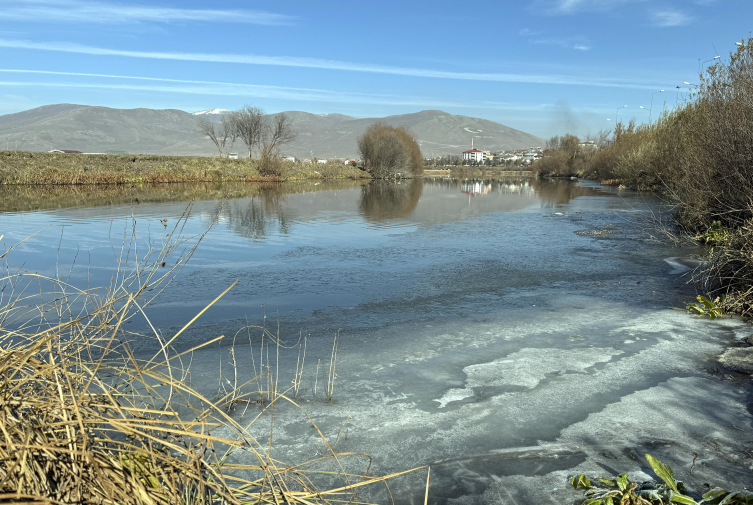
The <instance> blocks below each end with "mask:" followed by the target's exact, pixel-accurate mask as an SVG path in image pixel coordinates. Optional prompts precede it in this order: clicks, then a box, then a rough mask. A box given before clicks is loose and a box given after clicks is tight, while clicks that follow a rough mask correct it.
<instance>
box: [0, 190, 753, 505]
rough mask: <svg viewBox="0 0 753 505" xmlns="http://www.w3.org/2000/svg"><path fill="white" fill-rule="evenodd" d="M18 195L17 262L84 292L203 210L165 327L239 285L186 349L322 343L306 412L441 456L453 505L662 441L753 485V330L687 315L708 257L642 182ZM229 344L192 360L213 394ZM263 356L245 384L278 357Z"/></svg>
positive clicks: (635, 460)
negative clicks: (270, 340) (746, 375)
mask: <svg viewBox="0 0 753 505" xmlns="http://www.w3.org/2000/svg"><path fill="white" fill-rule="evenodd" d="M191 200H193V203H192V204H190V205H189V202H190V201H191ZM0 201H1V202H2V203H0V212H1V213H0V234H4V238H3V240H2V247H3V248H7V247H9V246H11V245H13V244H15V243H18V242H20V241H21V240H23V239H24V238H26V237H27V236H29V235H30V234H32V233H34V232H37V231H39V230H42V231H41V232H40V233H39V234H37V235H35V236H34V237H32V238H30V239H29V240H27V241H26V242H24V243H23V244H22V245H20V246H19V247H18V248H17V249H16V250H15V251H14V252H13V254H12V255H11V256H9V258H10V260H9V264H8V268H9V269H18V268H22V269H24V270H26V271H33V272H39V273H43V274H45V275H50V276H58V277H63V278H65V279H67V280H68V282H70V283H71V284H74V285H77V286H98V285H107V284H108V283H109V280H110V279H111V277H112V276H113V273H114V270H115V265H116V264H117V260H118V258H119V257H121V256H122V254H121V251H122V250H123V248H122V244H123V243H124V242H125V243H126V244H131V248H130V249H129V250H130V251H136V250H138V251H139V252H138V254H140V255H142V256H143V254H145V253H146V252H148V250H149V248H153V249H154V248H156V249H159V247H161V244H162V243H163V242H164V241H165V240H167V239H166V237H167V235H168V234H169V232H170V231H171V230H172V229H173V227H174V226H175V224H176V223H178V222H179V220H180V218H181V216H187V217H186V219H185V221H184V224H185V226H184V228H183V229H182V237H183V238H184V239H185V244H184V246H182V248H185V249H189V248H190V247H191V246H192V245H193V244H195V243H196V241H197V240H198V238H199V237H200V236H202V234H204V233H205V232H206V234H205V235H204V236H203V238H202V239H201V242H200V243H199V246H198V248H197V249H196V251H195V253H194V255H193V257H192V258H191V260H190V262H189V263H188V264H187V266H186V267H185V268H184V269H183V270H182V271H181V272H180V274H179V275H178V276H177V277H176V279H175V280H174V281H173V282H172V283H171V284H170V286H169V287H168V289H166V290H165V292H164V293H162V294H161V295H160V297H159V298H158V299H157V300H156V301H155V302H154V303H153V304H151V305H150V306H149V307H148V308H147V315H148V316H149V318H150V320H151V321H152V324H154V325H155V326H156V327H157V328H160V331H162V332H163V334H164V335H165V336H166V337H168V338H169V337H170V335H171V334H174V333H175V332H176V331H177V330H178V329H179V328H180V326H182V325H183V324H184V323H185V322H187V321H188V320H189V319H190V318H191V317H193V316H194V315H195V314H196V313H197V312H199V311H200V310H201V309H202V308H204V307H205V306H206V304H207V303H208V302H209V301H211V300H212V299H213V298H214V297H216V296H217V295H218V294H219V293H221V292H222V291H223V290H224V289H226V288H227V287H228V286H230V285H231V284H232V283H233V282H234V281H236V280H238V284H237V285H236V286H235V287H234V288H233V289H232V290H230V292H228V294H227V295H225V296H224V297H223V298H222V299H221V300H220V301H219V302H218V303H217V304H216V305H214V306H213V307H212V308H211V309H210V310H209V311H207V313H205V314H204V315H203V316H202V317H201V319H200V320H199V321H198V323H197V324H195V325H194V326H193V327H192V328H191V329H190V330H189V331H187V332H186V333H185V334H183V335H181V339H180V341H179V342H177V346H178V348H189V347H190V346H193V345H196V344H197V343H200V342H203V341H207V340H209V339H211V338H214V337H216V336H219V335H230V336H232V335H235V334H236V332H237V331H238V330H240V329H242V328H244V327H246V326H248V325H263V326H265V327H268V328H273V329H274V331H275V332H277V331H278V328H279V334H280V337H281V338H282V340H283V342H284V343H285V344H286V345H291V346H293V345H294V344H295V343H296V342H298V340H299V338H300V337H301V336H304V337H305V338H306V339H307V353H308V354H307V358H306V360H307V361H306V363H305V365H304V368H303V374H302V376H301V378H302V383H301V389H300V393H299V401H300V403H301V405H302V406H303V407H304V408H305V410H306V411H307V412H308V414H309V415H311V417H312V418H314V419H315V421H316V422H317V425H318V426H319V427H320V428H321V429H322V431H323V432H324V433H325V435H327V436H328V437H331V438H332V440H337V450H338V451H357V452H366V453H369V454H370V455H371V456H372V457H373V458H374V463H373V466H372V472H374V473H382V474H384V473H388V472H393V471H398V470H403V469H407V468H412V467H416V466H421V465H426V464H431V465H432V479H433V480H432V482H433V484H432V488H431V501H433V502H436V503H562V502H563V501H562V500H564V501H568V500H571V501H572V500H574V499H575V498H577V495H576V494H573V493H572V492H571V491H569V490H568V489H567V486H566V478H567V477H568V476H572V475H573V474H575V473H580V472H599V473H600V474H605V475H608V474H615V473H621V472H622V471H628V472H633V474H632V475H634V476H637V477H640V476H641V475H642V474H641V473H640V472H645V471H647V470H648V468H647V466H646V465H645V462H644V461H642V456H643V454H645V453H646V452H651V453H652V454H654V455H656V456H658V457H660V459H662V460H664V461H665V462H667V463H670V464H672V465H673V466H674V467H675V471H676V473H677V474H679V475H680V478H682V480H684V481H685V482H686V483H690V484H691V485H696V486H698V489H701V487H700V486H701V485H702V484H703V483H704V482H712V483H715V484H724V485H729V486H731V487H736V488H742V487H743V486H744V484H745V483H746V482H750V481H751V476H752V474H751V468H750V466H749V465H748V464H741V461H742V459H740V458H743V456H739V457H738V455H743V454H745V452H744V451H746V450H753V428H752V427H751V415H750V412H749V407H748V406H749V404H750V403H751V396H750V385H749V383H748V382H746V381H745V380H744V379H743V378H742V377H738V376H737V375H735V374H726V375H725V373H724V372H725V371H724V370H720V369H719V368H718V366H719V365H718V363H716V361H715V360H714V357H715V356H716V355H717V354H718V353H719V352H721V351H722V350H723V349H724V347H725V346H728V345H731V344H734V343H735V342H739V341H740V340H741V339H742V338H744V337H745V336H747V334H748V333H749V328H748V326H747V325H746V324H744V323H743V322H741V321H738V320H735V319H725V320H723V321H721V322H719V321H702V320H699V319H696V318H693V317H691V316H690V315H688V314H687V313H686V312H685V311H683V310H677V309H678V308H679V307H683V306H684V304H685V303H687V302H688V301H690V300H691V299H692V298H693V297H694V294H695V293H694V291H693V287H692V286H691V285H688V284H687V277H683V275H687V273H688V271H689V270H690V269H692V268H694V267H695V266H697V265H698V259H697V258H698V253H699V251H697V250H694V249H677V248H673V247H670V246H668V245H666V244H662V243H661V242H659V241H657V240H655V239H653V238H652V236H651V235H652V233H654V232H653V231H652V230H653V229H652V225H651V222H652V218H654V217H655V216H656V215H658V213H660V212H661V208H660V206H659V203H658V202H657V201H655V200H654V199H652V198H651V197H649V196H647V195H645V194H640V193H635V192H632V191H624V190H623V191H620V190H617V189H615V188H606V187H601V186H598V185H594V184H590V183H582V182H580V183H573V182H570V181H536V180H529V179H509V180H448V179H426V180H417V181H408V182H404V183H391V184H388V183H362V182H322V183H286V184H282V185H251V184H231V185H169V186H164V187H151V188H149V189H145V188H111V189H101V188H100V189H96V190H91V189H88V190H87V189H81V188H74V189H70V188H48V189H44V190H42V191H39V190H35V189H31V188H5V189H2V190H0ZM207 230H208V231H207ZM180 250H182V249H180ZM178 252H179V251H178ZM176 254H177V253H176ZM169 260H170V258H168V261H169ZM168 266H169V265H168ZM132 324H133V326H134V328H132V330H138V329H139V328H138V326H139V325H140V324H142V325H143V324H144V323H143V322H139V321H134V322H133V323H132ZM338 334H339V337H338V339H339V340H338V342H339V344H338V357H337V380H336V383H335V386H334V394H333V399H334V401H333V402H331V403H330V402H325V401H323V399H322V395H321V389H320V390H319V394H318V396H317V397H315V396H314V388H315V387H317V386H316V384H318V387H319V388H321V387H322V382H317V381H322V380H323V378H322V377H321V376H318V375H317V371H316V370H317V365H319V364H321V363H324V365H323V366H326V364H327V363H329V360H330V356H331V350H332V345H333V340H334V337H335V335H338ZM254 343H255V342H254V341H253V339H252V340H251V342H250V344H251V345H254ZM139 345H140V343H139V342H135V343H134V346H135V347H136V348H137V350H138V349H139ZM227 349H228V347H227V344H226V345H225V346H224V347H223V346H215V347H213V348H211V349H207V350H204V351H199V352H197V353H195V355H194V357H193V362H192V368H191V375H190V380H191V382H192V383H193V384H194V385H195V386H196V387H198V388H200V389H202V390H205V391H207V394H210V393H209V392H210V391H211V390H212V389H214V390H215V391H216V389H217V384H218V380H221V379H220V371H219V366H218V364H219V363H220V362H221V361H222V362H226V361H227V355H226V354H227ZM142 350H144V351H145V352H146V351H149V349H146V348H144V349H142ZM243 352H245V351H244V350H237V351H236V355H237V359H239V360H240V362H241V366H240V367H239V373H240V375H241V376H242V377H241V379H242V380H244V379H248V378H250V377H252V376H253V372H254V370H253V367H255V366H256V365H257V363H255V362H254V363H253V365H252V364H251V359H250V358H251V355H250V351H249V353H248V355H247V356H246V355H244V354H243ZM296 359H297V350H295V349H291V350H290V353H288V354H286V353H285V352H283V353H282V355H281V357H280V360H281V361H280V363H281V364H280V369H281V370H291V376H292V374H293V373H294V372H292V370H294V369H295V366H296ZM226 369H227V367H226V368H225V370H226ZM223 373H225V372H223ZM288 380H289V379H288ZM274 422H275V431H274V434H275V435H274V436H275V451H276V456H275V457H276V458H278V459H280V460H283V461H288V462H291V463H292V462H296V461H305V460H308V459H311V458H313V457H315V456H316V454H317V453H321V451H322V447H321V443H320V442H318V441H317V437H316V434H315V432H312V430H311V429H310V427H309V425H308V424H307V422H303V421H302V420H301V418H300V415H299V414H298V413H295V412H286V411H284V410H281V411H278V412H276V413H275V421H274ZM693 454H698V455H699V459H698V460H697V462H696V467H695V470H694V472H693V474H692V475H690V474H689V468H690V462H691V461H692V459H693ZM743 459H744V458H743ZM422 475H423V477H420V476H419V477H407V478H404V479H402V480H400V481H398V482H396V483H395V484H394V485H393V487H392V488H391V489H392V492H393V495H395V496H396V501H398V502H402V503H412V502H422V500H423V490H422V486H423V484H422V479H425V473H424V474H422ZM644 477H645V476H644ZM646 478H647V477H646ZM369 493H375V494H372V495H369ZM361 497H362V498H364V499H365V498H372V499H380V500H386V499H387V497H386V495H385V494H384V489H383V488H380V490H379V491H370V492H366V493H365V494H364V495H363V496H361Z"/></svg>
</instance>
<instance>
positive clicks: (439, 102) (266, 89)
mask: <svg viewBox="0 0 753 505" xmlns="http://www.w3.org/2000/svg"><path fill="white" fill-rule="evenodd" d="M0 74H6V75H12V74H26V75H40V76H41V75H45V76H60V77H87V78H97V79H100V78H101V79H107V80H113V81H115V80H125V81H142V82H147V83H148V84H123V83H108V82H84V83H81V82H64V81H60V82H52V81H48V80H45V81H0V86H4V87H24V88H27V87H42V88H85V89H102V90H121V91H150V92H159V93H180V94H187V95H213V96H243V97H254V98H273V99H284V100H297V101H315V102H332V103H351V104H363V103H367V104H375V105H403V106H417V107H470V108H494V109H503V110H522V111H531V110H538V109H540V108H543V107H546V106H547V105H546V104H520V103H510V102H470V103H469V102H458V101H453V100H443V99H436V98H430V97H410V96H397V95H389V94H371V93H350V92H342V91H334V90H325V89H315V88H295V87H286V86H267V85H258V84H242V83H233V82H222V81H201V80H190V79H169V78H162V77H141V76H130V75H113V74H95V73H85V72H56V71H51V70H21V69H0ZM7 96H10V95H7Z"/></svg>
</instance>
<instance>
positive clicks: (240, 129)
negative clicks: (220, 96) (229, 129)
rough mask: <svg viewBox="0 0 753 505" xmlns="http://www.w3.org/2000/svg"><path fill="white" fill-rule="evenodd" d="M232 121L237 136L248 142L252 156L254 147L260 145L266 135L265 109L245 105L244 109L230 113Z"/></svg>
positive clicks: (249, 154)
mask: <svg viewBox="0 0 753 505" xmlns="http://www.w3.org/2000/svg"><path fill="white" fill-rule="evenodd" d="M230 122H231V123H232V125H233V131H234V132H235V133H236V134H237V138H239V139H241V140H242V141H243V143H244V144H246V147H247V148H248V157H249V158H251V156H252V155H253V152H254V149H255V148H257V147H259V145H260V144H261V141H262V138H263V136H264V129H265V128H264V127H265V119H264V111H263V110H261V109H260V108H259V107H252V106H250V105H245V106H244V107H243V108H242V109H240V110H237V111H235V112H232V113H230Z"/></svg>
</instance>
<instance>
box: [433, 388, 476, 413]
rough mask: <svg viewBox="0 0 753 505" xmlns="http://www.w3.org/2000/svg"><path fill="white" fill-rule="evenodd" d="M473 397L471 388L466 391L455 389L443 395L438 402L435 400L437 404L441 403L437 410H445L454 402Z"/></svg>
mask: <svg viewBox="0 0 753 505" xmlns="http://www.w3.org/2000/svg"><path fill="white" fill-rule="evenodd" d="M471 396H473V390H472V389H470V388H465V389H458V388H453V389H450V390H449V391H447V392H446V393H445V394H443V395H442V398H440V399H438V400H434V401H435V402H439V407H437V408H440V409H441V408H444V407H446V406H447V404H449V403H452V402H458V401H460V400H465V399H466V398H470V397H471Z"/></svg>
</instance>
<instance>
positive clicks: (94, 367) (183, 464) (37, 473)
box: [0, 208, 413, 505]
mask: <svg viewBox="0 0 753 505" xmlns="http://www.w3.org/2000/svg"><path fill="white" fill-rule="evenodd" d="M189 212H190V208H189V209H188V210H187V212H186V214H185V215H184V216H183V218H182V219H181V220H179V221H178V222H177V223H176V224H175V225H174V226H173V228H172V230H169V231H168V230H167V229H166V231H165V235H164V237H162V238H160V239H159V241H155V242H154V243H153V244H150V245H148V246H146V248H144V247H143V246H142V247H139V242H138V241H137V240H136V239H135V232H134V233H131V234H130V235H128V233H127V230H126V231H124V240H123V245H122V247H121V249H120V251H119V255H118V258H117V265H116V266H117V269H116V270H115V273H114V274H113V276H112V279H111V281H110V283H109V285H108V286H106V287H103V288H86V289H82V288H78V287H75V286H73V285H71V284H69V283H68V282H67V280H66V278H65V277H64V276H61V275H60V274H57V273H56V274H55V275H54V276H44V275H41V274H36V273H27V272H25V271H23V270H16V271H13V270H11V267H10V266H9V265H10V264H11V263H9V259H10V258H11V257H12V255H14V254H16V253H17V252H18V251H16V250H15V249H14V248H11V249H10V250H8V251H6V252H5V253H3V254H2V255H0V259H2V260H4V261H5V267H4V272H3V274H2V276H0V284H1V286H0V288H1V289H0V373H1V374H2V381H1V382H0V501H3V502H10V501H14V502H26V503H66V504H68V503H71V504H72V503H99V504H116V503H117V504H130V503H133V504H136V503H138V504H209V503H223V504H224V503H233V504H235V503H238V504H240V503H270V504H271V503H274V504H275V505H277V504H281V503H302V504H308V503H337V502H341V501H347V502H355V501H357V496H356V493H357V492H358V491H359V490H360V489H361V488H362V487H363V486H366V485H372V484H386V483H387V479H390V478H392V477H396V476H398V475H402V474H405V473H409V472H411V471H413V470H409V471H408V472H400V473H396V474H393V475H388V476H384V477H376V476H372V475H369V469H370V467H371V458H370V457H369V456H368V455H366V454H360V453H354V452H347V453H337V452H335V450H334V446H331V445H330V444H329V442H328V441H327V439H326V438H325V437H324V435H323V434H322V432H321V431H320V430H319V428H318V427H316V425H315V424H314V423H313V421H312V420H311V418H310V417H308V415H307V414H306V412H305V411H304V410H303V409H301V408H300V407H299V406H298V405H297V404H296V402H295V400H294V396H295V395H296V394H297V392H298V390H297V386H296V381H300V377H301V376H302V371H301V370H302V368H303V362H302V361H301V362H300V368H297V369H296V372H295V377H297V378H294V380H293V383H292V385H291V386H289V387H281V383H280V375H279V367H276V366H274V365H273V363H275V361H273V360H271V359H270V354H271V355H272V356H274V355H275V354H278V355H279V352H280V348H281V346H280V345H279V344H280V342H279V338H277V336H275V335H273V334H272V332H269V331H268V330H267V329H264V328H263V331H264V332H266V333H265V336H266V337H267V340H266V345H265V346H264V347H262V348H261V349H259V350H258V352H259V356H260V357H263V358H264V359H263V360H261V361H259V362H257V363H256V364H255V365H254V377H253V379H251V380H250V381H248V382H246V383H243V384H239V381H238V378H237V377H238V375H237V356H236V354H237V353H238V352H239V348H238V347H236V345H233V346H232V347H231V348H230V349H229V351H228V353H229V359H230V362H231V363H232V364H233V369H234V372H233V376H234V378H235V379H234V382H233V383H232V384H230V385H229V386H230V387H227V386H228V385H227V384H225V383H222V382H221V384H222V388H221V389H220V390H219V391H218V397H217V398H207V397H206V396H204V395H203V394H202V393H201V392H200V391H199V390H197V389H196V388H194V387H193V386H192V385H191V383H190V380H189V377H190V369H191V363H192V356H193V353H194V352H195V351H197V350H199V349H201V348H205V347H207V346H211V345H213V344H217V343H218V342H220V341H221V340H222V339H223V338H224V337H223V336H218V337H216V338H211V339H209V340H207V341H206V342H204V343H202V344H200V345H198V346H195V347H193V348H191V349H188V350H185V351H182V352H177V351H176V350H175V344H176V343H177V342H178V341H179V339H180V336H181V334H182V333H183V332H184V331H185V330H186V329H187V328H188V327H190V325H191V324H192V323H194V322H195V321H196V320H197V319H198V318H199V317H200V316H201V315H202V314H203V313H204V312H205V311H206V310H207V309H209V308H210V307H211V306H212V305H213V304H215V303H217V301H219V300H220V299H221V298H222V296H223V295H224V294H225V293H227V292H228V291H229V290H230V289H231V288H232V287H233V285H235V283H234V284H233V285H231V286H229V287H228V288H227V289H225V291H224V292H223V293H221V294H219V295H218V296H217V297H216V298H215V299H214V300H213V301H212V302H211V303H209V304H208V305H207V307H205V309H203V310H202V311H201V312H199V313H198V314H197V315H196V316H195V317H194V318H193V319H192V320H191V321H189V322H188V323H187V324H186V325H185V326H184V327H183V328H181V329H180V330H179V331H177V332H176V333H175V334H174V335H172V336H171V337H169V338H167V337H166V336H164V335H163V334H162V333H161V331H159V330H158V329H156V328H154V327H153V326H152V323H151V322H150V321H149V318H148V317H147V315H146V310H145V309H146V308H147V307H148V306H149V305H150V304H152V303H153V302H154V300H155V299H156V298H157V297H158V296H159V294H160V293H161V292H162V291H163V290H164V289H166V288H167V287H168V286H169V284H170V283H171V282H172V280H173V279H174V278H175V276H176V275H178V274H179V273H180V271H181V270H182V268H183V267H184V266H185V264H186V262H187V261H188V260H189V259H190V257H191V256H192V254H193V252H194V251H195V249H196V247H197V246H198V244H199V243H200V242H201V240H202V238H203V236H202V237H198V238H197V239H196V240H195V242H194V243H190V242H188V241H187V240H184V239H182V238H181V232H182V230H183V227H184V226H185V223H186V218H187V216H188V213H189ZM0 238H1V237H0ZM166 260H169V263H170V264H171V265H173V266H172V267H169V268H165V267H163V265H164V264H166ZM236 282H237V281H236ZM135 318H141V319H143V320H144V321H145V323H146V327H148V328H150V330H151V331H150V333H148V334H147V333H136V332H132V331H128V330H126V327H127V326H126V325H127V323H128V322H129V321H131V320H133V319H135ZM246 330H247V333H248V332H250V328H248V329H246ZM240 334H241V333H240V332H239V333H238V334H236V338H237V337H239V335H240ZM273 337H274V338H273ZM135 339H150V340H152V341H153V343H154V346H153V348H154V349H156V352H154V353H153V354H152V353H149V355H147V356H142V357H137V355H136V354H135V353H134V350H133V348H132V346H131V344H130V342H132V341H134V340H135ZM305 342H306V340H304V346H305ZM235 343H237V342H234V344H235ZM299 344H300V342H299ZM336 352H337V346H336V343H335V345H334V346H333V352H332V360H331V363H330V370H331V372H330V379H331V380H330V381H329V382H328V385H327V389H328V395H329V397H330V398H331V396H332V394H333V388H334V377H335V376H336V375H335V362H336ZM276 362H277V363H279V360H277V361H276ZM257 365H258V367H259V368H256V366H257ZM221 377H222V375H221ZM291 393H292V395H291ZM289 395H291V396H292V397H291V396H289ZM251 399H256V400H262V401H260V402H258V406H255V408H256V410H255V411H254V418H253V420H252V421H250V422H247V423H244V422H243V416H240V420H238V416H233V415H231V414H232V412H233V409H235V408H236V407H237V406H239V405H241V404H242V403H246V407H247V408H248V407H249V405H250V400H251ZM244 400H249V401H245V402H244ZM284 405H287V408H289V409H294V411H299V412H300V415H301V416H302V418H304V419H306V420H308V421H309V422H311V425H312V426H313V427H314V428H315V429H316V431H317V433H318V435H319V437H320V440H321V443H322V444H323V445H324V447H326V453H325V454H324V455H322V456H320V457H316V458H314V459H312V460H310V461H307V462H305V463H302V464H295V465H293V464H285V463H284V462H282V461H278V460H277V459H275V457H274V447H273V444H272V440H273V438H272V431H273V418H274V417H273V416H272V415H269V416H266V417H264V416H263V414H265V413H269V414H271V413H272V412H274V409H275V408H277V409H279V408H282V407H283V406H284ZM276 406H277V407H276ZM265 418H266V419H270V423H269V425H268V426H266V427H265V426H260V419H265ZM388 489H389V487H388Z"/></svg>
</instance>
